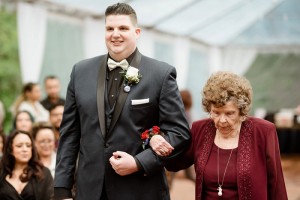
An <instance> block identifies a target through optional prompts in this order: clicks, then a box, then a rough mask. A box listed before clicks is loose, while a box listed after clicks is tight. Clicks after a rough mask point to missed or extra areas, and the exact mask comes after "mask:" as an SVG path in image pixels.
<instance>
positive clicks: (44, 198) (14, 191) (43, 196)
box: [0, 130, 53, 200]
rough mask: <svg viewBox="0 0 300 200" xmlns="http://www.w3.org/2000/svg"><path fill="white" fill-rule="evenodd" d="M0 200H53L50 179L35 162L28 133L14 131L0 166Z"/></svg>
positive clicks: (31, 140) (46, 172)
mask: <svg viewBox="0 0 300 200" xmlns="http://www.w3.org/2000/svg"><path fill="white" fill-rule="evenodd" d="M0 199H16V200H17V199H35V200H52V199H53V178H52V176H51V173H50V171H49V169H48V168H46V167H44V166H43V165H42V164H41V163H40V162H39V160H38V157H37V153H36V150H35V147H34V145H33V139H32V136H31V134H29V133H27V132H23V131H18V130H15V131H13V132H12V133H11V134H10V135H9V136H8V138H7V144H6V148H5V150H4V154H3V157H2V160H1V164H0Z"/></svg>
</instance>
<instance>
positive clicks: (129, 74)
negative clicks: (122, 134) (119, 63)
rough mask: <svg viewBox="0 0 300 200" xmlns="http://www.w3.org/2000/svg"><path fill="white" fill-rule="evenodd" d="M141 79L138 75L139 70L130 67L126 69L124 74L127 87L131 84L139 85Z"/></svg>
mask: <svg viewBox="0 0 300 200" xmlns="http://www.w3.org/2000/svg"><path fill="white" fill-rule="evenodd" d="M141 77H142V75H141V74H140V73H139V69H137V68H135V67H131V66H129V67H128V69H127V71H126V74H125V80H126V81H127V83H128V84H129V85H130V84H132V83H134V84H137V83H139V81H140V78H141Z"/></svg>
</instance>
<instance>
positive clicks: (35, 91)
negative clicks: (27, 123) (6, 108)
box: [13, 82, 49, 122]
mask: <svg viewBox="0 0 300 200" xmlns="http://www.w3.org/2000/svg"><path fill="white" fill-rule="evenodd" d="M40 98H41V89H40V86H39V84H37V83H32V82H29V83H27V84H25V85H24V86H23V90H22V94H21V95H20V96H19V97H18V98H17V100H16V101H15V103H14V105H13V114H14V115H16V113H17V112H18V111H23V110H25V111H28V112H29V113H30V114H31V115H32V116H33V118H34V120H35V122H40V121H48V120H49V112H48V111H47V110H46V109H45V108H44V107H43V106H42V105H41V104H40V102H39V100H40Z"/></svg>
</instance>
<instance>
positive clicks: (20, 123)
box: [13, 110, 34, 133]
mask: <svg viewBox="0 0 300 200" xmlns="http://www.w3.org/2000/svg"><path fill="white" fill-rule="evenodd" d="M33 123H34V119H33V116H32V115H31V114H30V113H29V112H28V111H25V110H23V111H19V112H17V114H16V116H15V119H14V121H13V130H15V129H17V130H20V131H25V132H29V133H31V131H32V126H33Z"/></svg>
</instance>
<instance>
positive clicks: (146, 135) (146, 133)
mask: <svg viewBox="0 0 300 200" xmlns="http://www.w3.org/2000/svg"><path fill="white" fill-rule="evenodd" d="M147 138H149V130H145V131H144V132H143V133H142V135H141V139H142V140H146V139H147Z"/></svg>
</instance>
